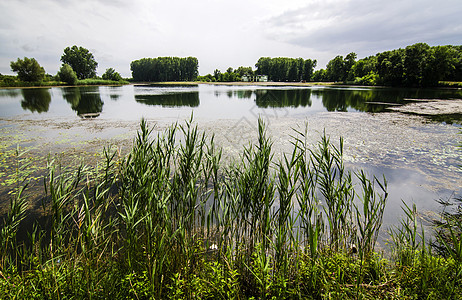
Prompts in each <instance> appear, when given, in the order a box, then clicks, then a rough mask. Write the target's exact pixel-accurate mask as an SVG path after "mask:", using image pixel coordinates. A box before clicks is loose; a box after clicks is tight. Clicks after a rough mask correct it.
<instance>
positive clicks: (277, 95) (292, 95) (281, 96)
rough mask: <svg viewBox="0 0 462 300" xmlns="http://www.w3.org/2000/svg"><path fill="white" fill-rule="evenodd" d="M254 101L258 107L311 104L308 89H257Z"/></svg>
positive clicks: (303, 105)
mask: <svg viewBox="0 0 462 300" xmlns="http://www.w3.org/2000/svg"><path fill="white" fill-rule="evenodd" d="M255 94H256V99H255V102H256V104H257V106H258V107H263V108H267V107H299V106H302V107H305V106H311V105H312V102H311V90H310V89H293V90H257V91H255Z"/></svg>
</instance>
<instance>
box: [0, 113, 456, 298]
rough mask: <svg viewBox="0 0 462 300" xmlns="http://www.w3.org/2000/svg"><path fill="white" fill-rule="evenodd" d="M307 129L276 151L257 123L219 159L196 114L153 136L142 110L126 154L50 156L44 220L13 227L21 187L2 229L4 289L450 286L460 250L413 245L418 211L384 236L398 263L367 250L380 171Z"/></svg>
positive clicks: (389, 291) (213, 294)
mask: <svg viewBox="0 0 462 300" xmlns="http://www.w3.org/2000/svg"><path fill="white" fill-rule="evenodd" d="M306 135H307V131H306V130H305V131H304V132H301V131H294V136H293V138H292V144H293V149H292V151H291V152H289V153H285V154H282V155H280V156H279V157H275V154H274V153H273V151H272V146H273V142H272V141H271V139H270V138H269V137H268V136H267V133H266V127H265V124H264V122H263V121H262V120H259V122H258V139H257V141H256V143H255V144H252V143H250V144H249V145H247V146H245V147H244V149H243V151H242V153H241V155H240V156H239V157H238V158H237V159H236V160H235V161H233V162H223V161H222V160H221V157H222V150H221V149H220V148H219V147H217V146H216V145H215V142H214V137H213V136H207V135H206V134H205V133H204V132H200V131H199V129H198V127H197V125H196V124H195V123H194V122H193V120H192V119H191V120H189V121H187V122H186V123H185V124H173V125H172V126H170V127H169V128H168V129H166V130H165V131H163V132H159V133H158V134H157V136H154V134H153V128H150V127H149V126H148V124H147V122H146V121H144V120H142V121H141V124H140V130H139V131H138V133H137V136H136V138H135V140H134V142H133V147H132V148H131V151H130V152H129V153H128V154H127V155H126V156H123V157H120V156H119V155H118V152H117V151H114V150H113V149H112V150H111V149H104V150H103V155H102V161H101V163H100V164H98V165H97V166H96V167H87V166H83V165H80V166H78V167H76V168H66V167H64V166H61V165H59V164H56V162H54V161H53V160H50V161H49V164H48V174H47V176H46V177H45V179H44V188H45V195H44V197H43V201H42V204H43V208H42V209H43V212H44V217H43V218H39V219H37V220H36V221H35V223H33V224H34V225H33V226H32V227H27V228H26V230H28V231H29V233H28V235H27V236H26V237H19V236H17V235H16V233H17V232H18V228H20V227H21V226H22V221H23V220H24V219H25V217H26V215H27V211H26V209H25V208H26V206H25V203H27V199H26V198H24V195H23V194H22V193H21V192H18V193H15V194H14V196H15V197H13V198H12V202H11V208H10V213H9V214H8V216H7V218H6V219H5V222H4V224H5V225H4V227H3V228H2V231H1V232H0V233H1V237H2V239H1V243H0V246H1V253H0V255H1V257H0V262H1V265H0V272H1V273H0V293H3V294H2V295H1V296H2V298H19V297H20V298H24V297H32V298H47V299H55V298H59V299H61V298H67V297H77V298H110V297H112V298H116V299H119V298H137V299H145V298H156V299H161V298H172V299H184V298H188V299H192V298H225V299H228V298H251V297H254V298H260V299H266V298H274V297H276V298H327V297H330V298H355V299H357V298H362V297H365V298H367V297H369V298H371V297H376V296H377V295H379V296H380V297H384V298H386V297H396V298H399V297H401V296H405V297H408V296H410V297H412V296H413V295H423V293H425V292H428V291H432V292H433V293H434V294H433V295H435V297H436V296H438V295H443V296H451V295H452V296H454V295H457V292H460V291H461V285H460V279H459V278H460V276H459V277H457V276H458V275H457V273H454V272H455V271H454V270H459V272H460V268H459V269H456V268H455V266H457V264H459V266H460V261H458V260H457V255H454V253H457V252H450V255H449V256H450V257H449V258H447V259H446V258H444V257H439V256H435V255H433V254H432V252H431V247H428V246H427V245H428V244H426V243H425V239H424V237H423V232H422V234H421V237H422V239H421V242H419V239H418V232H417V228H418V227H417V219H416V218H415V217H416V212H415V209H413V208H410V207H406V208H405V212H406V216H407V219H405V220H404V221H403V222H402V223H401V227H398V229H396V230H395V231H394V232H395V233H394V235H392V237H393V238H394V242H395V243H394V244H393V245H394V246H395V249H396V252H395V254H396V257H397V259H396V261H395V262H396V263H395V262H390V261H386V260H384V259H383V258H382V257H381V256H380V254H378V253H376V252H375V245H376V242H377V236H378V232H379V230H380V228H381V224H382V216H383V211H384V208H385V204H386V199H387V196H388V194H387V192H386V181H385V179H383V180H378V179H377V178H375V177H374V178H369V177H368V176H367V174H366V173H365V172H363V171H356V172H352V171H350V170H347V169H346V168H345V166H344V164H343V159H342V156H343V140H340V142H339V143H338V145H334V143H332V142H331V141H330V139H329V137H328V136H327V135H326V134H324V135H323V137H322V138H321V140H320V141H319V143H317V144H316V145H308V144H307V142H306ZM19 183H21V182H19ZM23 186H24V185H22V184H19V185H18V188H19V189H18V191H21V189H22V188H23ZM24 226H26V225H24ZM451 228H453V227H451ZM448 236H449V237H452V236H456V235H455V234H452V235H451V231H449V235H448ZM457 249H458V248H457ZM451 253H452V254H451ZM397 271H399V272H400V273H399V272H398V273H397ZM436 272H441V274H444V276H446V278H449V282H448V283H447V284H446V285H445V286H444V287H439V286H436V285H435V284H434V282H438V281H437V280H435V279H434V276H439V275H437V273H436ZM438 279H440V281H439V282H441V281H442V277H438ZM416 280H417V281H416ZM419 289H420V290H419ZM402 290H404V291H405V292H404V294H403V292H402Z"/></svg>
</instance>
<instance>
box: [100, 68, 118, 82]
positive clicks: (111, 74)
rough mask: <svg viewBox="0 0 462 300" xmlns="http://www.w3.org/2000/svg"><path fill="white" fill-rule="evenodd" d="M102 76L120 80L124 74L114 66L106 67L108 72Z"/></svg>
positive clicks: (105, 78) (106, 78) (107, 78)
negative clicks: (121, 74)
mask: <svg viewBox="0 0 462 300" xmlns="http://www.w3.org/2000/svg"><path fill="white" fill-rule="evenodd" d="M102 78H103V79H104V80H112V81H120V80H122V76H120V74H119V73H118V72H116V70H114V69H113V68H109V69H106V72H105V73H104V74H103V76H102Z"/></svg>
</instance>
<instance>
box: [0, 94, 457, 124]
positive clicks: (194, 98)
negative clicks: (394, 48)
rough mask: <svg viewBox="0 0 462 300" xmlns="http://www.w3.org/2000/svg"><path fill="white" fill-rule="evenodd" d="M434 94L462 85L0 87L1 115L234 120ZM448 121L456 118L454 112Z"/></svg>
mask: <svg viewBox="0 0 462 300" xmlns="http://www.w3.org/2000/svg"><path fill="white" fill-rule="evenodd" d="M435 98H437V99H451V98H462V91H457V90H430V89H427V90H418V89H383V88H380V89H378V88H377V89H366V88H326V87H310V88H300V87H285V88H281V87H261V86H259V87H257V86H254V87H251V86H211V85H198V86H173V87H172V86H171V85H167V86H162V85H152V86H148V85H142V86H136V85H135V86H133V85H126V86H120V87H106V86H104V87H67V88H35V89H8V90H0V118H16V117H20V118H22V119H34V120H40V119H50V118H72V117H74V118H78V117H82V118H83V117H96V118H100V119H106V120H131V121H136V120H140V119H141V118H142V117H144V118H155V119H171V120H177V119H184V118H188V117H189V116H190V115H191V113H193V114H194V117H195V118H199V119H207V120H220V119H236V120H237V119H241V118H242V117H255V116H258V115H262V114H263V115H273V116H280V117H302V118H304V117H306V116H307V115H312V114H316V113H319V112H327V111H328V112H334V111H340V112H384V111H386V110H387V108H388V107H390V106H393V105H396V104H404V103H406V101H409V99H435ZM448 118H449V117H448ZM449 121H454V116H453V117H452V119H451V118H449ZM455 121H456V122H457V121H460V120H458V119H457V118H456V120H455Z"/></svg>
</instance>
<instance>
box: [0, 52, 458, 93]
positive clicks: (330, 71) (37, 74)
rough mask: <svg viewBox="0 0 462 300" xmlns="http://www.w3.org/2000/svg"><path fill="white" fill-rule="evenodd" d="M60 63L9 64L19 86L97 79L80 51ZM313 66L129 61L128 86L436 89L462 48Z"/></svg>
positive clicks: (303, 62)
mask: <svg viewBox="0 0 462 300" xmlns="http://www.w3.org/2000/svg"><path fill="white" fill-rule="evenodd" d="M61 62H62V63H63V64H62V66H61V69H60V70H59V72H58V74H57V75H56V76H54V77H53V76H52V75H48V74H46V73H45V70H44V68H43V67H41V66H40V64H39V63H38V62H37V61H36V60H35V59H34V58H27V57H24V59H20V58H18V59H17V61H12V62H11V64H10V66H11V70H13V71H14V72H17V74H18V76H17V78H18V79H19V80H20V81H22V82H42V81H47V82H50V81H52V80H55V81H56V82H57V83H59V82H65V83H68V84H76V83H77V82H78V81H79V80H85V79H88V78H96V68H97V66H98V63H97V62H96V60H95V58H94V56H93V54H92V53H91V52H90V51H89V50H88V49H85V48H83V47H77V46H75V45H74V46H72V47H67V48H65V49H64V53H63V55H62V56H61ZM316 64H317V61H316V60H313V59H303V58H287V57H276V58H270V57H261V58H259V59H258V61H257V63H256V64H255V67H256V70H255V71H254V70H253V69H252V67H243V66H241V67H238V68H237V69H233V68H231V67H230V68H228V69H227V70H226V72H223V73H222V72H221V71H220V70H218V69H216V70H215V71H214V72H213V74H207V75H205V76H198V60H197V58H195V57H185V58H180V57H158V58H142V59H139V60H135V61H132V62H131V64H130V68H131V71H132V78H133V81H194V80H199V81H212V82H215V81H228V82H232V81H241V79H242V76H244V75H267V76H268V79H269V80H270V81H292V82H294V81H316V82H332V81H334V82H344V83H349V84H361V85H386V86H415V87H427V86H437V85H438V84H439V82H441V81H456V82H461V81H462V46H452V45H446V46H433V47H431V46H429V45H428V44H425V43H417V44H414V45H410V46H407V47H405V48H399V49H395V50H391V51H385V52H381V53H378V54H376V55H373V56H369V57H366V58H363V59H359V60H358V59H357V55H356V53H354V52H351V53H349V54H347V55H346V56H345V57H343V56H341V55H338V56H336V57H335V58H333V59H331V60H330V61H329V62H328V63H327V65H326V68H325V69H320V70H317V71H314V69H315V68H316ZM102 79H104V80H110V81H120V80H122V76H120V74H119V73H118V72H116V71H115V70H114V69H113V68H109V69H107V70H106V72H105V73H104V74H103V75H102ZM15 80H16V78H13V76H1V74H0V85H13V84H14V83H15Z"/></svg>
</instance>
